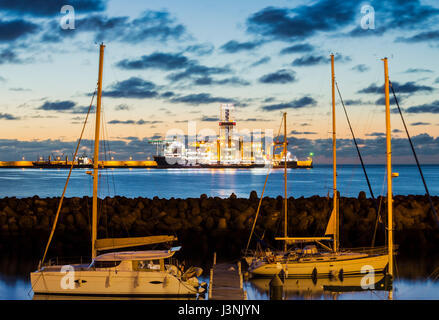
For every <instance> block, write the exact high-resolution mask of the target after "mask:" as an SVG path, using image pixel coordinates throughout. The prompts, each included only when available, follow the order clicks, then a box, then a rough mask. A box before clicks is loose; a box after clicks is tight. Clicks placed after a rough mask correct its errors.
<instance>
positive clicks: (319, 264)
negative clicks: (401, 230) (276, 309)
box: [249, 255, 389, 278]
mask: <svg viewBox="0 0 439 320" xmlns="http://www.w3.org/2000/svg"><path fill="white" fill-rule="evenodd" d="M304 260H307V259H301V260H298V261H288V262H286V263H285V262H284V263H283V262H272V263H268V262H265V261H263V260H259V261H254V262H252V264H251V266H250V268H249V272H250V274H251V275H252V277H273V276H274V275H276V274H279V272H280V271H281V270H283V272H284V273H285V276H286V277H288V278H313V277H332V276H334V275H342V276H358V275H365V274H366V273H370V272H374V273H376V274H378V273H385V270H386V267H387V264H388V262H389V259H388V256H387V255H373V256H370V255H353V256H351V257H350V256H345V257H343V256H339V257H337V258H336V260H324V261H318V260H317V259H309V261H304Z"/></svg>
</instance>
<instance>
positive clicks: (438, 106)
mask: <svg viewBox="0 0 439 320" xmlns="http://www.w3.org/2000/svg"><path fill="white" fill-rule="evenodd" d="M404 112H407V113H417V114H418V113H433V114H439V100H435V101H433V102H430V103H426V104H423V105H419V106H413V107H410V108H407V109H405V110H404Z"/></svg>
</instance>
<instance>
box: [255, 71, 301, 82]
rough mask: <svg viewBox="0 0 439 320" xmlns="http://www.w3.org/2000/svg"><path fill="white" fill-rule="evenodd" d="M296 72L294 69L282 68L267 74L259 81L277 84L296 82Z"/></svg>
mask: <svg viewBox="0 0 439 320" xmlns="http://www.w3.org/2000/svg"><path fill="white" fill-rule="evenodd" d="M295 81H297V80H296V73H295V72H294V71H292V70H286V69H281V70H278V71H276V72H274V73H269V74H266V75H264V76H262V77H260V78H259V82H261V83H275V84H284V83H291V82H295Z"/></svg>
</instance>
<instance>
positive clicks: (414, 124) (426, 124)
mask: <svg viewBox="0 0 439 320" xmlns="http://www.w3.org/2000/svg"><path fill="white" fill-rule="evenodd" d="M410 125H411V126H429V125H431V123H429V122H422V121H419V122H413V123H410Z"/></svg>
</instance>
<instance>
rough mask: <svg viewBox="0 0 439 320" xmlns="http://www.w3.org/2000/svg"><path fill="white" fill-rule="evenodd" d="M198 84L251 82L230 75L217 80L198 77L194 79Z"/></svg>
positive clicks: (237, 84) (241, 84)
mask: <svg viewBox="0 0 439 320" xmlns="http://www.w3.org/2000/svg"><path fill="white" fill-rule="evenodd" d="M193 83H194V84H196V85H202V86H208V85H234V86H248V85H250V82H248V81H246V80H244V79H241V78H238V77H230V78H226V79H221V80H215V79H212V78H211V77H202V78H197V79H195V80H194V81H193Z"/></svg>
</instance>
